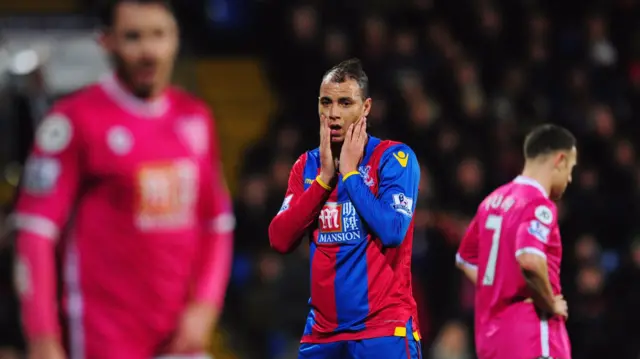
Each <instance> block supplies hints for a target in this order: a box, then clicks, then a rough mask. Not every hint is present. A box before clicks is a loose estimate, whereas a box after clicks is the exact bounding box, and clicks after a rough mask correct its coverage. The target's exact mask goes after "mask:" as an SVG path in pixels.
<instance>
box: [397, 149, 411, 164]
mask: <svg viewBox="0 0 640 359" xmlns="http://www.w3.org/2000/svg"><path fill="white" fill-rule="evenodd" d="M393 158H395V159H396V160H397V161H398V163H400V166H402V167H407V163H408V162H409V154H408V153H406V152H404V151H398V152H396V153H394V154H393Z"/></svg>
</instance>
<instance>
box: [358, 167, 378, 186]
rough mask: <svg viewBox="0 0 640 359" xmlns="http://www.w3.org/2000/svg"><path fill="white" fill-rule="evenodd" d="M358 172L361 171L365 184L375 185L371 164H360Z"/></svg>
mask: <svg viewBox="0 0 640 359" xmlns="http://www.w3.org/2000/svg"><path fill="white" fill-rule="evenodd" d="M358 172H360V176H361V177H362V179H363V180H364V184H365V185H366V186H367V187H373V185H374V184H375V181H374V180H373V178H372V177H371V175H370V172H371V166H360V167H359V168H358Z"/></svg>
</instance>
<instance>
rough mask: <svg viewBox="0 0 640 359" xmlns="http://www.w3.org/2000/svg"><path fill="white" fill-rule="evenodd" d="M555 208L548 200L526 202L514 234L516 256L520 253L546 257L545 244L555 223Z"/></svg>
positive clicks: (546, 244)
mask: <svg viewBox="0 0 640 359" xmlns="http://www.w3.org/2000/svg"><path fill="white" fill-rule="evenodd" d="M556 223H557V222H556V208H555V205H554V204H553V203H551V202H550V201H549V200H547V199H544V200H535V201H532V202H530V203H529V204H527V205H526V206H525V208H524V213H523V215H522V218H521V220H520V223H519V225H518V231H517V234H516V253H515V254H516V257H517V256H519V255H520V254H522V253H531V254H536V255H539V256H541V257H544V258H546V257H547V246H548V244H549V238H550V235H551V232H552V231H553V228H555V226H556V225H557V224H556Z"/></svg>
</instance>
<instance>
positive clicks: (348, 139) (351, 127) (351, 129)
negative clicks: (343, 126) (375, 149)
mask: <svg viewBox="0 0 640 359" xmlns="http://www.w3.org/2000/svg"><path fill="white" fill-rule="evenodd" d="M355 128H356V124H353V123H352V124H350V125H349V129H348V130H347V136H346V137H345V139H344V142H345V143H348V142H351V141H352V140H355V138H353V134H354V131H355Z"/></svg>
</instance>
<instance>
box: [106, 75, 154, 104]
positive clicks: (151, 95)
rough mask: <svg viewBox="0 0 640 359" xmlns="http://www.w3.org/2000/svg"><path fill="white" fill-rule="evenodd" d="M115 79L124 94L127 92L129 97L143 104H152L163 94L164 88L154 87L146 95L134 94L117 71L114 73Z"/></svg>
mask: <svg viewBox="0 0 640 359" xmlns="http://www.w3.org/2000/svg"><path fill="white" fill-rule="evenodd" d="M114 77H115V79H116V82H117V84H118V85H119V86H120V87H121V88H122V89H123V90H125V91H126V92H128V93H129V94H130V95H131V96H133V97H135V98H137V99H138V100H140V101H145V102H153V101H154V100H157V99H158V98H160V97H161V96H162V93H163V89H164V86H156V87H154V88H152V89H151V90H150V91H149V93H148V94H144V95H143V94H140V93H138V92H136V90H135V88H134V87H133V86H132V85H131V84H130V83H129V82H127V81H126V80H125V79H126V76H124V75H123V74H122V73H120V72H119V71H116V72H115V76H114Z"/></svg>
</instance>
